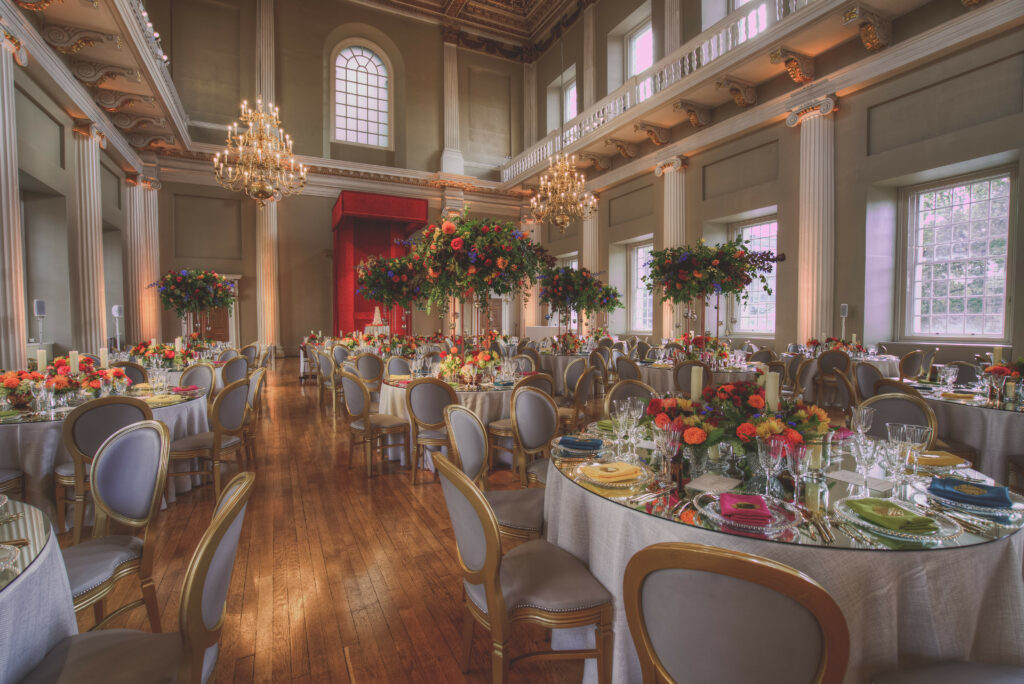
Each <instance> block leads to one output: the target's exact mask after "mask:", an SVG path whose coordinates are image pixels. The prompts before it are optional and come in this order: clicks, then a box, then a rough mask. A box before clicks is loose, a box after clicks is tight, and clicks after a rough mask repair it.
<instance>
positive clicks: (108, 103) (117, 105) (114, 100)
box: [92, 89, 154, 112]
mask: <svg viewBox="0 0 1024 684" xmlns="http://www.w3.org/2000/svg"><path fill="white" fill-rule="evenodd" d="M92 99H94V100H96V104H98V105H99V106H100V107H102V108H103V109H105V110H106V111H108V112H119V111H121V110H122V109H127V108H128V107H131V106H132V105H134V104H153V102H154V100H153V98H152V97H150V96H149V95H137V94H135V93H122V92H120V91H117V90H107V89H96V90H93V91H92Z"/></svg>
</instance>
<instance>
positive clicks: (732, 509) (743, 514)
mask: <svg viewBox="0 0 1024 684" xmlns="http://www.w3.org/2000/svg"><path fill="white" fill-rule="evenodd" d="M718 501H719V504H720V505H721V507H722V517H723V518H726V519H728V520H731V521H732V522H737V523H742V524H744V525H767V524H768V523H770V522H771V521H772V514H771V511H769V510H768V506H767V505H766V504H765V502H764V497H763V496H758V495H757V494H731V493H729V492H725V493H723V494H722V495H721V496H720V497H719V500H718Z"/></svg>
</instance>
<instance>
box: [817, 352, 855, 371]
mask: <svg viewBox="0 0 1024 684" xmlns="http://www.w3.org/2000/svg"><path fill="white" fill-rule="evenodd" d="M849 370H850V355H849V354H847V353H846V352H844V351H842V350H841V349H830V350H828V351H826V352H822V353H821V355H820V356H819V357H818V371H819V372H820V373H821V374H822V375H823V376H826V375H832V374H833V373H843V374H846V373H847V371H849Z"/></svg>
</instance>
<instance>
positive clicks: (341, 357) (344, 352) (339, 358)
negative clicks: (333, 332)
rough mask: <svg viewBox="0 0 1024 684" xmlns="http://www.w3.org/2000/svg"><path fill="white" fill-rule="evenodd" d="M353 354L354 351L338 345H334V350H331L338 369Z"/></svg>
mask: <svg viewBox="0 0 1024 684" xmlns="http://www.w3.org/2000/svg"><path fill="white" fill-rule="evenodd" d="M351 354H352V351H351V350H350V349H349V348H348V347H346V346H345V345H343V344H336V345H334V348H333V349H331V356H333V357H334V363H336V364H337V365H338V368H341V366H342V364H344V363H345V361H346V360H347V359H348V357H349V355H351Z"/></svg>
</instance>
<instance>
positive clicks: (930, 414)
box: [860, 394, 938, 449]
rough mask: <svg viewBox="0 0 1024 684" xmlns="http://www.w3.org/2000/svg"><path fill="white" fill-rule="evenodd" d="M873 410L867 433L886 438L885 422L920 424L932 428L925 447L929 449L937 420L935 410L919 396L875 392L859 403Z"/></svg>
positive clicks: (935, 430) (934, 436)
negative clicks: (872, 418)
mask: <svg viewBox="0 0 1024 684" xmlns="http://www.w3.org/2000/svg"><path fill="white" fill-rule="evenodd" d="M860 405H861V406H870V407H871V408H873V409H874V410H875V417H874V420H872V421H871V429H870V430H868V434H869V435H870V436H872V437H876V438H878V439H887V438H888V437H889V432H888V430H887V429H886V427H885V424H886V423H903V424H904V425H920V426H922V427H930V428H931V429H932V438H931V441H930V442H929V443H928V446H927V447H925V448H926V449H931V448H932V446H933V445H934V444H935V440H936V438H937V437H938V435H937V434H936V433H937V432H938V421H937V420H936V418H935V412H934V411H932V409H931V407H930V406H928V404H927V403H926V402H925V400H924V399H921V398H920V397H913V396H910V395H909V394H876V395H875V396H873V397H870V398H868V399H865V400H864V401H862V402H861V403H860Z"/></svg>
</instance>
